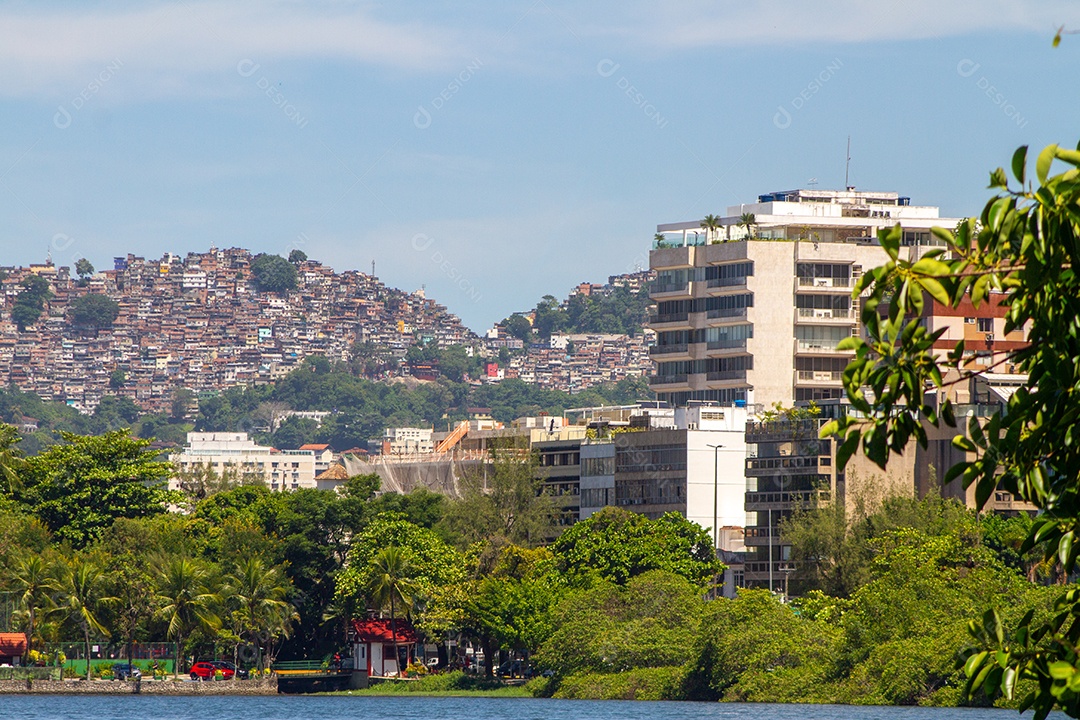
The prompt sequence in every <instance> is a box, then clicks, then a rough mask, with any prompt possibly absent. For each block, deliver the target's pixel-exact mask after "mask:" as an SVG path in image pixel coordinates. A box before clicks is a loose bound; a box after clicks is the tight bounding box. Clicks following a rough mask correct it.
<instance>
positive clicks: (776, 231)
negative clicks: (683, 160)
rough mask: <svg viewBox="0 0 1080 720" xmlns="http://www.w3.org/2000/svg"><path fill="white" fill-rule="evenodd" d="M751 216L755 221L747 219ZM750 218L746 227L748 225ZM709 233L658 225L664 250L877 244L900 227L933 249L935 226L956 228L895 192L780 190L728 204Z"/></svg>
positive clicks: (911, 241) (691, 225) (684, 225)
mask: <svg viewBox="0 0 1080 720" xmlns="http://www.w3.org/2000/svg"><path fill="white" fill-rule="evenodd" d="M750 215H753V218H749V217H748V216H750ZM748 219H750V222H749V224H748V223H747V220H748ZM717 220H718V222H717V225H716V227H715V228H713V229H709V228H706V227H703V222H702V221H700V220H693V221H689V222H678V223H668V224H663V225H659V226H657V232H658V234H661V235H663V236H664V241H663V243H664V244H663V245H660V244H659V242H657V243H656V244H655V245H654V247H682V246H686V245H706V244H709V243H717V242H735V241H739V240H747V239H751V238H752V239H759V240H808V241H813V242H862V243H865V244H871V243H876V240H875V239H874V238H875V237H876V235H877V230H878V229H880V228H883V227H891V226H893V225H895V224H897V223H900V224H901V225H902V226H903V227H904V230H905V237H904V241H905V244H908V245H929V244H936V242H937V241H936V240H933V238H932V236H930V233H929V230H930V228H931V227H933V226H935V225H941V224H944V225H946V226H948V227H952V226H953V225H955V223H956V220H955V219H951V218H945V219H943V218H941V217H940V216H939V209H938V208H937V207H935V206H932V205H912V204H911V198H909V197H906V196H902V195H900V194H899V193H895V192H871V191H863V190H856V189H855V188H853V187H851V188H848V189H847V190H805V189H799V190H782V191H777V192H771V193H766V194H764V195H759V196H758V201H757V202H756V203H744V204H741V205H731V206H729V207H728V208H727V214H726V215H725V216H724V217H721V218H718V219H717Z"/></svg>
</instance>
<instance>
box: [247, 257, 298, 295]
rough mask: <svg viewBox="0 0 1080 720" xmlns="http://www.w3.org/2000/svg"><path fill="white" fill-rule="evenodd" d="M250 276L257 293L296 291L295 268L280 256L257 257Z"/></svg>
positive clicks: (253, 261) (252, 262) (252, 263)
mask: <svg viewBox="0 0 1080 720" xmlns="http://www.w3.org/2000/svg"><path fill="white" fill-rule="evenodd" d="M251 275H252V277H253V278H254V279H255V287H256V288H257V289H258V291H259V292H269V293H278V294H282V293H287V292H289V291H291V290H295V289H296V266H295V265H293V264H292V263H290V262H289V261H288V260H286V259H285V258H283V257H281V256H280V255H258V256H256V257H255V259H254V260H252V261H251Z"/></svg>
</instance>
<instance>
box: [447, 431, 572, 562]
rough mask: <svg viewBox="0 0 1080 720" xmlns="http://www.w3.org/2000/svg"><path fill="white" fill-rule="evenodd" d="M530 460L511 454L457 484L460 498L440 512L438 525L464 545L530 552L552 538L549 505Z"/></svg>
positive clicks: (523, 454)
mask: <svg viewBox="0 0 1080 720" xmlns="http://www.w3.org/2000/svg"><path fill="white" fill-rule="evenodd" d="M538 469H539V466H538V463H537V460H536V457H535V456H534V455H533V454H532V453H529V452H527V451H516V450H514V449H507V450H500V451H497V452H496V455H495V459H494V462H492V463H491V464H490V465H485V466H484V467H482V468H480V469H477V470H475V471H473V472H471V473H469V474H467V475H466V476H465V477H463V478H462V479H461V481H460V486H461V498H460V499H458V500H454V501H451V502H450V503H449V505H447V507H446V512H445V514H444V516H443V524H444V526H445V527H446V529H447V530H448V531H449V533H450V534H452V535H456V536H458V537H460V538H461V539H462V541H463V542H465V543H472V542H477V541H482V540H489V539H492V538H498V539H502V540H503V541H505V542H510V543H514V544H517V545H523V546H528V547H531V546H535V545H538V544H540V543H542V542H544V541H545V540H547V539H548V538H549V537H550V535H551V533H552V523H553V520H554V515H555V505H554V502H553V501H552V498H551V495H549V494H548V493H547V492H545V491H544V489H543V483H542V482H541V480H540V479H539V477H538V474H537V473H538Z"/></svg>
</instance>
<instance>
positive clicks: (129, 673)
mask: <svg viewBox="0 0 1080 720" xmlns="http://www.w3.org/2000/svg"><path fill="white" fill-rule="evenodd" d="M112 675H113V679H114V680H141V679H142V672H140V671H139V668H137V667H134V666H132V665H129V664H128V663H116V664H115V665H113V666H112Z"/></svg>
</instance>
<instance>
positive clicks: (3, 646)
mask: <svg viewBox="0 0 1080 720" xmlns="http://www.w3.org/2000/svg"><path fill="white" fill-rule="evenodd" d="M25 654H26V636H25V635H23V634H22V633H0V665H20V664H22V658H23V655H25Z"/></svg>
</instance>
